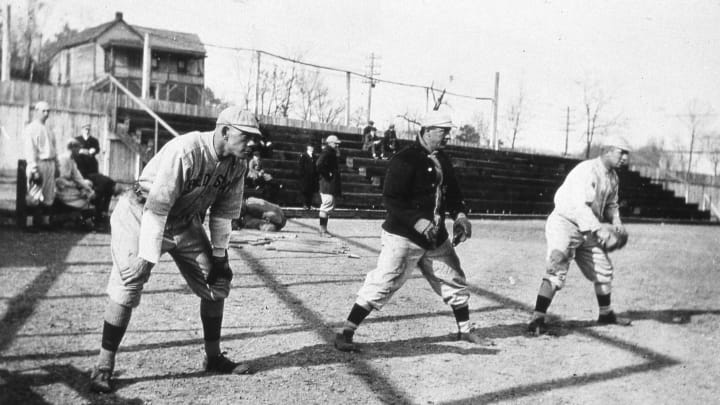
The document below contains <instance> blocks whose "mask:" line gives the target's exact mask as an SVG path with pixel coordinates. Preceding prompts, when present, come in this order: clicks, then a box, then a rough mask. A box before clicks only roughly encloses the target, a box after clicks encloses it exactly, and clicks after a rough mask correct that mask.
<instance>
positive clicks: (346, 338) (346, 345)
mask: <svg viewBox="0 0 720 405" xmlns="http://www.w3.org/2000/svg"><path fill="white" fill-rule="evenodd" d="M335 348H336V349H338V350H340V351H341V352H353V351H355V343H353V335H352V334H345V333H343V332H338V333H336V334H335Z"/></svg>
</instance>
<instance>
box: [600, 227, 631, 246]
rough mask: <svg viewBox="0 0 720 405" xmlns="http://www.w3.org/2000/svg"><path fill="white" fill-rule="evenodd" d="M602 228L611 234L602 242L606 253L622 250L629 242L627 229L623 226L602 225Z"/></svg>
mask: <svg viewBox="0 0 720 405" xmlns="http://www.w3.org/2000/svg"><path fill="white" fill-rule="evenodd" d="M601 228H603V229H604V230H606V231H607V233H608V234H609V236H608V237H606V238H605V239H604V240H602V239H601V240H600V245H602V247H603V250H605V251H606V252H612V251H615V250H618V249H622V248H623V247H624V246H625V245H626V244H627V241H628V233H627V231H626V230H625V227H624V226H622V225H619V226H616V225H611V224H602V225H601Z"/></svg>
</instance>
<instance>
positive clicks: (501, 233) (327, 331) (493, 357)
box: [0, 219, 720, 404]
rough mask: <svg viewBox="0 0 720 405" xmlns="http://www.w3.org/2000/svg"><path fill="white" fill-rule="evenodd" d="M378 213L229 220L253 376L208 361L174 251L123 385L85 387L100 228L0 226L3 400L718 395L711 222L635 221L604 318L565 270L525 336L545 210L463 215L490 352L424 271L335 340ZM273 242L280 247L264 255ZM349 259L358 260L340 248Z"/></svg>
mask: <svg viewBox="0 0 720 405" xmlns="http://www.w3.org/2000/svg"><path fill="white" fill-rule="evenodd" d="M380 223H381V221H377V220H334V219H331V221H330V225H329V228H330V230H331V231H332V232H335V233H336V234H337V237H336V238H332V239H321V238H319V237H317V234H316V225H317V223H316V220H290V221H289V222H288V226H287V227H286V228H285V229H284V230H283V231H282V232H279V233H275V234H267V235H266V234H262V233H259V232H257V231H242V230H241V231H236V232H233V243H232V248H231V250H230V258H231V266H232V268H233V269H234V272H235V277H234V279H233V290H232V292H231V295H230V297H229V298H228V300H227V302H226V311H225V320H224V330H223V332H224V338H223V348H224V350H226V351H227V352H228V356H229V357H230V358H232V359H235V360H244V361H251V362H252V363H253V364H254V366H255V367H256V369H257V372H256V373H255V374H253V375H249V376H220V375H208V374H206V373H204V372H203V371H202V368H201V366H202V359H203V354H202V331H201V325H200V321H199V309H198V299H197V298H196V297H195V296H194V295H193V294H192V293H191V292H190V290H189V289H188V288H187V287H186V286H185V284H184V281H183V279H182V277H181V276H180V274H179V273H178V271H177V269H176V267H175V265H174V263H172V261H171V259H170V257H169V256H167V255H166V256H163V258H162V260H161V263H160V264H159V265H158V266H157V267H156V268H155V269H154V270H153V273H152V276H151V278H150V281H149V283H148V284H147V285H146V290H145V293H144V295H143V299H142V303H141V305H140V307H139V308H138V309H136V310H135V311H134V313H133V318H132V321H131V323H130V327H129V329H128V333H127V335H126V337H125V339H124V341H123V343H122V346H121V349H120V353H119V354H118V358H117V366H116V377H117V390H116V391H115V392H114V393H112V394H105V395H100V394H92V393H90V392H88V390H87V377H88V370H89V369H90V368H91V367H92V365H93V363H94V360H95V355H96V353H97V351H98V349H99V346H100V338H101V330H102V316H103V307H104V303H105V300H106V296H105V292H104V291H105V285H106V282H107V277H108V272H109V269H110V267H111V261H110V251H109V242H110V235H108V234H95V233H91V234H83V233H74V232H70V231H59V232H52V233H38V234H29V233H23V232H22V231H20V230H18V229H15V228H0V266H1V267H0V294H1V295H0V314H2V315H1V316H2V318H0V403H1V404H83V403H85V404H90V403H93V404H178V403H187V404H203V403H207V404H221V403H222V404H224V403H233V404H235V403H253V404H283V403H284V404H288V403H293V404H294V403H302V404H305V403H317V404H377V403H413V404H465V403H467V404H471V403H472V404H479V403H513V404H515V403H520V404H524V403H527V404H531V403H532V404H536V403H544V404H608V403H618V404H676V403H683V404H709V403H716V402H717V398H719V397H720V387H719V386H718V383H717V381H718V378H719V377H720V364H719V361H718V359H719V358H720V302H719V301H718V297H719V296H720V249H719V247H720V228H718V227H715V226H690V225H658V224H630V225H628V230H629V233H630V241H629V243H628V245H627V247H625V249H623V250H621V251H619V252H616V253H613V254H612V256H611V258H612V259H613V262H614V263H615V265H616V268H617V270H616V278H615V283H614V286H615V288H614V291H613V306H614V307H615V309H616V310H617V311H618V312H619V313H621V314H623V315H625V316H627V317H630V318H632V319H633V321H634V322H633V325H632V326H631V327H627V328H624V327H619V326H597V325H595V323H594V320H595V319H596V318H597V303H596V300H595V296H594V293H593V289H592V284H591V283H589V282H588V281H587V280H585V279H584V278H583V276H582V274H581V273H580V272H579V271H578V269H577V267H575V266H574V265H573V266H572V268H571V271H570V275H569V280H568V283H567V285H566V287H565V289H564V290H562V291H561V292H560V293H559V294H558V296H557V298H556V299H555V301H554V302H553V304H552V306H551V308H550V313H551V314H552V315H553V322H552V326H551V331H552V334H551V335H547V336H541V337H537V338H533V337H529V336H527V335H526V334H525V325H526V323H527V322H528V320H529V316H530V313H531V310H532V306H533V305H534V301H535V296H536V293H537V287H538V286H539V283H540V279H541V277H542V274H543V270H544V256H545V243H544V236H543V227H544V223H543V222H542V221H490V220H474V221H473V227H474V228H473V233H474V235H473V238H472V239H470V240H469V241H468V242H466V243H464V244H462V245H460V246H459V247H458V248H457V250H458V254H459V256H460V258H461V261H462V263H463V267H464V269H465V272H466V274H467V277H468V281H469V283H470V285H471V291H472V297H471V302H470V305H471V320H472V321H473V323H474V324H475V326H476V327H477V329H478V331H479V333H481V334H483V335H485V336H487V337H490V338H492V339H493V340H494V342H495V346H491V347H477V346H473V345H471V344H470V343H465V342H457V341H454V340H453V338H452V333H453V332H454V329H455V325H454V321H453V318H452V313H451V311H450V310H449V308H448V307H447V306H445V305H444V304H443V303H442V301H441V300H440V298H439V297H437V296H436V295H434V293H433V292H432V290H431V289H430V287H429V286H428V284H427V282H426V281H425V280H424V279H423V278H422V277H421V275H420V273H419V271H416V272H415V273H414V276H413V277H412V278H411V279H410V280H409V281H408V282H407V284H406V285H405V286H404V287H403V288H402V289H401V290H400V291H399V292H398V294H397V295H396V296H395V297H394V298H393V299H392V301H391V302H390V304H388V305H387V307H386V308H384V309H383V310H382V311H380V312H374V313H372V314H371V315H370V317H369V318H368V319H367V321H366V322H365V323H363V325H362V326H361V327H360V329H359V330H358V332H357V334H356V341H357V342H358V343H359V347H360V351H359V352H357V353H341V352H338V351H336V350H335V349H334V348H333V347H332V343H331V342H332V339H333V335H334V332H335V330H336V329H337V328H338V327H339V326H340V325H341V324H342V322H343V321H344V319H345V317H346V316H347V314H348V311H349V309H350V307H351V306H352V304H353V302H354V299H355V293H356V292H357V290H358V288H359V287H360V286H361V284H362V281H363V279H364V276H365V273H366V272H367V271H368V270H370V269H372V268H373V267H374V265H375V262H376V258H377V254H378V252H379V249H380V239H379V234H380ZM268 248H272V249H268ZM349 255H354V256H358V257H357V258H355V257H350V256H349Z"/></svg>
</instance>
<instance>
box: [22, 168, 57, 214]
mask: <svg viewBox="0 0 720 405" xmlns="http://www.w3.org/2000/svg"><path fill="white" fill-rule="evenodd" d="M56 167H57V162H56V160H55V158H53V159H43V160H40V161H38V164H37V170H38V173H40V176H41V177H42V186H41V189H42V194H43V201H42V203H40V204H42V205H45V206H47V207H49V206H51V205H53V202H54V201H55V173H56ZM27 175H28V177H29V176H30V173H27Z"/></svg>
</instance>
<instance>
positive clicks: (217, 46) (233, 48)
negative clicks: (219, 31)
mask: <svg viewBox="0 0 720 405" xmlns="http://www.w3.org/2000/svg"><path fill="white" fill-rule="evenodd" d="M204 45H205V46H208V47H211V48H218V49H227V50H233V51H244V52H258V53H261V54H265V55H267V56H271V57H273V58H277V59H280V60H284V61H286V62H291V63H297V64H299V65H304V66H310V67H314V68H316V69H324V70H330V71H334V72H341V73H350V74H351V75H353V76H357V77H360V78H362V79H365V80H371V81H372V82H373V83H386V84H393V85H396V86H404V87H412V88H416V89H423V90H425V89H430V90H434V91H442V90H443V89H438V88H435V87H432V86H423V85H419V84H412V83H403V82H397V81H394V80H386V79H377V78H373V77H372V76H369V75H367V74H364V73H358V72H354V71H352V70H348V69H339V68H335V67H331V66H326V65H320V64H317V63H310V62H303V61H301V60H298V59H294V58H289V57H287V56H282V55H278V54H275V53H272V52H267V51H263V50H261V49H254V48H244V47H234V46H227V45H217V44H210V43H204ZM445 94H448V95H451V96H455V97H459V98H467V99H471V100H481V101H482V100H485V101H492V100H493V98H492V97H477V96H470V95H467V94H459V93H454V92H451V91H445Z"/></svg>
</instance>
